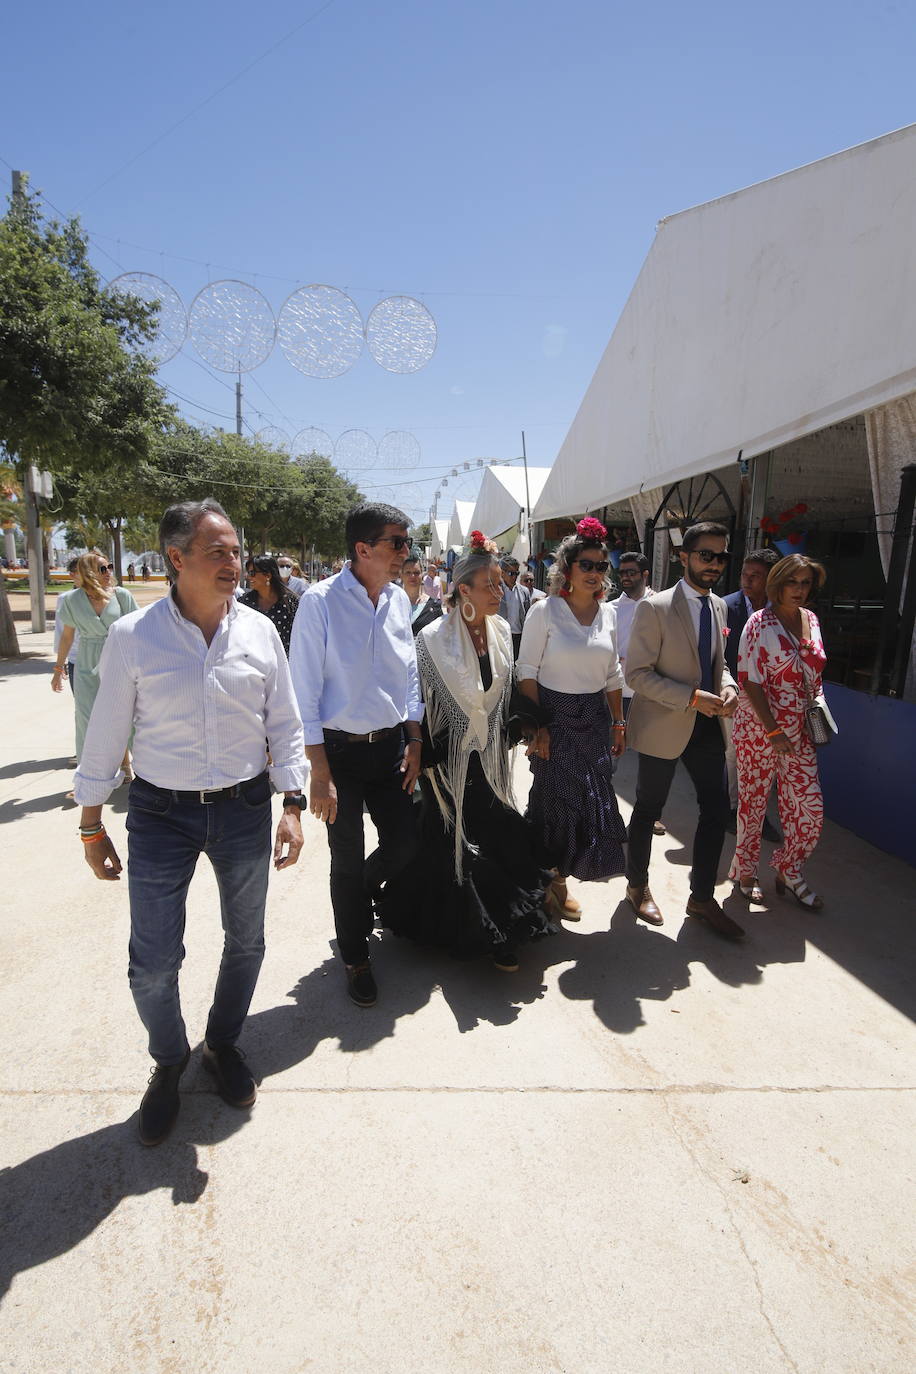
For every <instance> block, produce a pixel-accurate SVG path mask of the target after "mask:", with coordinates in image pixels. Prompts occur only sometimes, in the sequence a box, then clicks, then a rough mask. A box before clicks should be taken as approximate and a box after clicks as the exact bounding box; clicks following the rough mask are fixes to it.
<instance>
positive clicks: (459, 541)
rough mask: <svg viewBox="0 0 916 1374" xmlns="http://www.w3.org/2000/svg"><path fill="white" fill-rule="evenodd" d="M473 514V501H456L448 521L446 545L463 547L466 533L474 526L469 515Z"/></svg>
mask: <svg viewBox="0 0 916 1374" xmlns="http://www.w3.org/2000/svg"><path fill="white" fill-rule="evenodd" d="M473 514H474V502H473V501H456V502H455V509H454V510H453V511H452V518H451V520H449V522H448V546H449V548H450V549H461V548H463V547H464V545H465V542H466V540H467V537H468V535H469V534H470V532H471V530H472V529H473V528H474V527H473V526H472V524H471V516H472V515H473Z"/></svg>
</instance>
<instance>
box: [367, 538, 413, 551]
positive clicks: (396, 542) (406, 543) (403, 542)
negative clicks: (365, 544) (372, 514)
mask: <svg viewBox="0 0 916 1374" xmlns="http://www.w3.org/2000/svg"><path fill="white" fill-rule="evenodd" d="M372 543H373V545H375V544H390V545H391V547H392V548H393V549H394V551H395V553H400V552H401V549H409V548H410V536H409V535H406V534H380V535H379V537H378V539H373V541H372Z"/></svg>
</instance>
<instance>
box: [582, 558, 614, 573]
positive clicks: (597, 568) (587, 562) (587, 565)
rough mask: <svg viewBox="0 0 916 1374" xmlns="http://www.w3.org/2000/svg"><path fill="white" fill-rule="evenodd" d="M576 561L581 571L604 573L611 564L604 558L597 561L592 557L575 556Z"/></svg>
mask: <svg viewBox="0 0 916 1374" xmlns="http://www.w3.org/2000/svg"><path fill="white" fill-rule="evenodd" d="M576 562H577V563H578V565H579V567H580V568H581V569H582V571H583V572H600V573H606V572H607V570H608V568H609V567H610V566H611V565H610V563H609V562H608V561H607V559H606V558H601V559H599V560H598V561H597V562H596V561H595V559H594V558H577V559H576Z"/></svg>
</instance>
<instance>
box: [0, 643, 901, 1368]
mask: <svg viewBox="0 0 916 1374" xmlns="http://www.w3.org/2000/svg"><path fill="white" fill-rule="evenodd" d="M22 643H23V647H24V648H26V649H27V651H28V652H29V653H30V654H37V655H38V656H37V657H28V658H26V659H24V660H23V661H22V662H21V663H19V664H9V663H0V719H2V721H3V726H4V728H3V733H2V739H0V822H3V824H0V872H2V873H3V875H4V881H3V884H2V895H0V902H2V911H3V916H4V919H3V925H2V931H3V934H2V961H3V962H2V966H3V969H4V978H3V986H2V999H3V1000H2V1022H0V1023H2V1026H3V1040H4V1047H3V1048H4V1052H3V1054H2V1058H0V1104H2V1147H0V1148H2V1155H0V1163H2V1164H3V1165H5V1166H8V1167H5V1168H4V1169H3V1171H2V1173H0V1199H2V1213H0V1214H2V1217H3V1227H2V1232H0V1259H2V1271H3V1274H2V1282H0V1291H2V1292H4V1293H5V1297H4V1299H3V1305H2V1307H0V1323H2V1328H0V1329H2V1345H0V1369H2V1370H4V1371H5V1370H11V1371H12V1370H15V1371H17V1374H18V1372H19V1371H30V1372H31V1371H54V1374H57V1372H58V1371H64V1370H66V1371H80V1374H82V1371H87V1374H88V1372H89V1371H92V1374H98V1372H99V1371H109V1370H111V1371H114V1370H118V1371H121V1370H127V1371H142V1374H163V1372H168V1374H176V1372H181V1374H183V1372H184V1371H202V1372H203V1374H250V1371H252V1370H255V1369H263V1370H269V1371H271V1374H294V1372H295V1374H299V1371H309V1374H312V1372H313V1371H317V1372H318V1374H344V1372H346V1374H349V1371H360V1374H363V1371H367V1370H371V1371H373V1372H374V1374H389V1371H390V1372H391V1374H405V1372H408V1374H414V1371H417V1372H418V1374H419V1371H423V1374H427V1372H428V1371H433V1374H438V1372H439V1371H462V1374H465V1372H466V1374H491V1371H492V1374H516V1372H517V1374H540V1372H541V1371H563V1372H564V1374H585V1372H586V1371H588V1372H589V1374H591V1371H595V1374H599V1372H600V1374H607V1372H608V1371H613V1374H669V1372H670V1374H681V1372H682V1371H690V1372H691V1374H693V1372H694V1371H695V1372H696V1374H739V1372H740V1371H745V1370H751V1371H753V1374H776V1371H785V1370H795V1371H802V1372H803V1374H822V1372H826V1374H865V1372H866V1371H880V1374H890V1372H891V1371H893V1372H894V1374H910V1371H912V1370H913V1369H914V1368H916V1315H914V1295H916V1294H914V1278H916V1254H914V1225H913V1216H914V1206H913V1196H914V1193H913V1181H914V1180H913V1175H914V1140H916V1120H914V1100H916V1093H914V1082H916V1055H914V1050H916V1034H914V1027H913V1019H912V1018H913V1015H914V1011H916V982H914V977H913V969H914V958H913V956H914V950H916V934H914V921H913V917H914V912H916V900H914V891H916V883H914V873H913V870H912V869H910V868H908V867H906V866H905V865H904V864H902V863H900V862H898V861H896V860H894V859H891V858H889V857H887V856H886V855H883V854H881V853H879V852H878V851H876V850H875V849H873V848H871V847H870V846H869V845H867V844H864V843H862V842H860V841H859V840H857V839H856V838H855V837H854V836H852V835H850V834H849V833H848V832H846V831H843V830H840V829H838V828H836V827H832V826H829V825H828V827H827V830H826V833H825V837H824V840H823V843H822V844H821V846H820V848H819V849H818V852H817V854H816V856H815V858H814V859H813V861H812V863H811V865H810V877H811V880H812V882H813V885H814V886H815V887H816V888H818V889H819V890H820V891H822V892H824V894H825V895H826V897H827V901H828V909H827V911H825V913H824V914H823V915H821V916H809V915H807V914H804V913H802V912H801V911H800V910H799V909H798V908H797V907H795V906H794V905H793V906H789V905H788V904H786V903H778V902H777V901H776V899H774V904H773V905H772V906H771V907H770V908H769V909H768V910H766V911H764V912H761V913H759V914H755V915H753V916H752V917H751V918H750V919H749V920H748V919H747V918H746V917H745V920H746V924H747V926H748V929H749V931H750V939H749V940H748V942H747V944H746V945H745V946H743V947H731V946H729V945H727V944H724V943H722V942H720V941H718V940H717V939H716V938H715V937H714V936H712V935H710V934H708V933H707V932H706V931H705V930H703V929H702V928H700V927H698V926H696V925H694V924H693V923H692V922H690V921H686V922H685V921H684V920H683V919H682V913H683V907H684V901H685V897H686V891H687V887H686V872H687V856H686V854H685V850H684V845H683V839H684V836H685V835H686V834H687V833H688V817H689V798H688V796H687V792H686V789H685V788H684V785H683V782H679V783H678V788H677V791H676V793H675V794H673V796H672V800H671V804H670V806H669V808H668V813H667V816H666V819H667V821H668V823H669V829H670V833H669V836H668V838H667V839H665V840H659V841H656V845H655V854H654V859H653V874H652V884H653V890H654V892H655V894H656V896H657V898H658V900H659V903H660V905H661V906H662V909H663V910H664V911H665V913H666V916H667V920H666V924H665V926H664V928H663V929H661V930H653V929H649V928H648V927H646V926H643V925H639V924H637V923H636V921H635V920H634V918H633V917H632V915H631V914H630V913H629V911H628V909H627V908H626V907H625V906H624V905H623V904H622V902H621V898H622V895H623V888H622V881H621V880H615V881H614V882H612V883H610V884H608V885H606V886H599V885H590V886H582V885H580V886H579V888H578V894H579V896H580V897H581V898H582V900H583V901H584V904H585V908H586V914H585V918H584V920H583V921H582V923H581V925H580V926H579V927H570V928H569V929H568V930H567V931H565V932H564V933H563V934H562V935H560V936H558V937H556V938H555V939H553V940H550V941H546V942H543V943H542V944H541V945H539V946H536V947H534V948H532V949H529V950H528V951H526V955H525V958H524V961H523V965H522V969H521V971H520V972H519V973H518V974H516V975H505V974H499V973H497V972H496V971H495V970H492V969H490V968H489V967H486V966H481V965H479V964H476V963H475V964H460V963H453V962H450V961H449V960H447V959H445V958H444V957H441V956H439V955H438V954H431V953H429V952H426V951H423V950H419V949H416V948H413V947H412V946H410V945H408V944H405V943H403V942H400V941H397V940H394V939H391V938H385V939H382V940H380V941H379V943H378V945H377V946H376V951H375V953H374V960H375V964H376V968H377V972H378V976H379V982H380V988H381V1000H380V1002H379V1004H378V1006H377V1007H376V1008H375V1009H373V1010H371V1011H358V1010H357V1009H356V1008H354V1007H352V1006H351V1005H350V1003H349V1002H348V1001H347V1000H346V997H345V995H344V992H343V989H342V984H341V977H340V972H339V967H338V966H337V965H336V964H335V961H334V957H333V951H332V948H331V944H330V939H331V936H332V932H333V927H332V921H331V912H330V904H329V900H328V890H327V868H328V862H327V852H326V844H325V840H324V836H323V834H322V833H321V830H320V828H319V827H318V825H317V823H315V822H314V821H312V820H309V821H308V822H307V842H306V849H305V851H304V854H303V858H302V861H301V862H300V865H299V867H298V869H296V870H292V871H291V872H289V873H280V874H274V875H273V876H272V879H271V894H270V902H269V909H268V918H269V929H268V956H267V961H266V963H265V967H264V972H263V976H262V978H261V982H260V984H259V987H258V991H257V994H256V997H255V1002H254V1006H253V1009H252V1015H251V1017H250V1020H249V1023H248V1027H247V1031H246V1035H245V1039H244V1044H245V1047H246V1049H247V1051H248V1053H249V1057H250V1059H251V1062H252V1064H253V1065H254V1066H255V1067H256V1069H257V1071H258V1074H259V1076H261V1077H262V1079H263V1081H262V1087H261V1093H260V1097H259V1099H258V1102H257V1105H256V1106H255V1108H254V1110H253V1111H252V1112H251V1113H250V1114H247V1113H239V1112H235V1111H233V1110H232V1109H231V1108H229V1107H226V1106H224V1105H223V1103H222V1102H221V1101H220V1100H219V1099H218V1098H217V1097H216V1096H215V1095H214V1093H213V1091H212V1087H211V1082H210V1080H209V1079H208V1078H207V1077H206V1076H205V1075H204V1073H203V1072H202V1071H201V1069H200V1067H199V1055H198V1054H197V1053H195V1055H194V1057H193V1059H192V1063H191V1066H190V1068H189V1070H188V1072H187V1074H186V1076H185V1080H184V1081H185V1096H184V1106H183V1109H182V1114H181V1117H180V1119H179V1123H178V1126H177V1128H176V1131H175V1133H174V1135H173V1137H172V1138H171V1139H170V1140H169V1141H168V1142H167V1143H166V1144H164V1145H163V1146H161V1147H159V1148H158V1149H155V1150H145V1149H143V1148H142V1147H141V1146H140V1145H139V1144H138V1143H137V1142H136V1137H135V1114H136V1108H137V1105H138V1101H139V1097H140V1095H141V1093H142V1090H143V1086H144V1084H145V1081H146V1076H147V1072H148V1068H149V1062H148V1060H147V1058H146V1055H145V1051H144V1043H143V1036H142V1032H141V1030H140V1027H139V1023H138V1022H137V1020H136V1017H135V1013H134V1009H133V1004H132V1002H131V999H130V995H129V992H128V989H127V984H126V977H125V969H126V938H127V891H126V883H124V882H121V883H118V884H101V883H99V882H97V881H96V880H95V879H94V878H93V877H92V876H91V874H90V872H89V870H88V868H87V867H85V866H84V864H83V861H82V855H81V852H80V848H79V841H78V839H77V836H76V812H75V810H74V809H73V808H72V806H68V805H67V804H66V802H65V794H66V791H67V789H68V787H69V786H70V776H71V775H70V773H69V772H68V770H67V766H66V764H67V758H68V756H69V755H70V754H71V752H72V748H73V723H72V711H71V710H70V702H69V697H66V696H62V697H54V696H52V694H51V691H50V688H49V672H50V659H49V655H48V649H49V646H50V635H47V636H32V635H30V634H28V633H24V634H23V636H22ZM840 747H842V746H840ZM633 771H634V770H633V767H632V761H631V760H626V761H625V762H624V765H623V767H622V769H621V771H620V774H619V783H620V793H621V797H622V799H623V805H624V808H625V809H626V810H628V809H629V805H628V799H629V798H630V797H631V796H632V787H633ZM519 778H520V781H521V782H522V785H524V769H523V768H519ZM124 804H125V800H124V795H123V792H121V793H119V794H118V795H117V800H116V802H115V806H114V810H113V814H112V815H111V818H110V822H109V824H110V827H111V829H112V831H113V833H114V834H115V836H116V837H117V840H118V841H119V842H120V843H121V850H122V856H123V828H124ZM723 871H724V869H723ZM766 886H767V887H768V890H769V891H770V892H772V884H771V883H767V884H766ZM727 891H728V889H727V886H726V885H723V887H722V889H721V893H720V895H722V896H725V894H726V893H727ZM417 900H418V901H422V894H421V893H418V894H417ZM726 906H727V909H728V910H730V911H731V912H732V913H733V914H735V915H737V916H738V917H739V919H741V916H740V913H739V911H738V909H737V908H736V906H735V902H734V899H732V898H730V897H729V898H728V900H727V902H726ZM186 943H187V962H186V966H185V971H184V973H183V978H182V990H183V999H184V1005H185V1010H186V1015H187V1019H188V1023H189V1029H190V1030H191V1033H192V1036H197V1037H199V1035H200V1033H201V1031H202V1028H203V1025H204V1021H205V1017H206V1010H207V1006H208V999H209V994H210V991H211V988H212V981H213V977H214V974H215V970H216V965H217V960H218V951H219V930H218V919H217V916H216V899H215V885H214V882H213V879H212V875H211V874H210V872H209V870H208V869H207V867H206V866H202V867H201V869H200V872H199V874H198V876H197V877H196V878H195V881H194V885H193V887H192V890H191V897H190V902H189V920H188V934H187V941H186Z"/></svg>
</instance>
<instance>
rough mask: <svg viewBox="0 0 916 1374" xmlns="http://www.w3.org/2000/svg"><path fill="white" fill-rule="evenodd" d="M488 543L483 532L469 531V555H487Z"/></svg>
mask: <svg viewBox="0 0 916 1374" xmlns="http://www.w3.org/2000/svg"><path fill="white" fill-rule="evenodd" d="M489 542H490V541H489V540H488V539H487V536H486V535H485V534H484V532H483V530H471V553H488V552H489V549H488V548H487V545H488V544H489Z"/></svg>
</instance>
